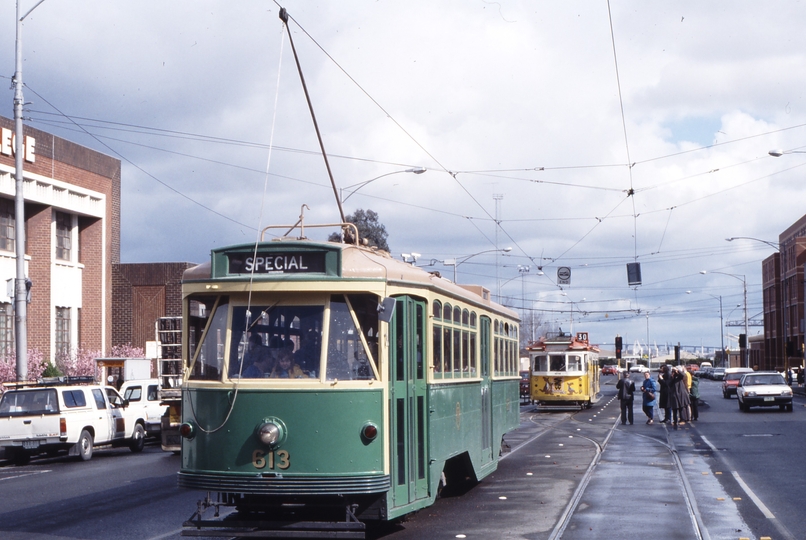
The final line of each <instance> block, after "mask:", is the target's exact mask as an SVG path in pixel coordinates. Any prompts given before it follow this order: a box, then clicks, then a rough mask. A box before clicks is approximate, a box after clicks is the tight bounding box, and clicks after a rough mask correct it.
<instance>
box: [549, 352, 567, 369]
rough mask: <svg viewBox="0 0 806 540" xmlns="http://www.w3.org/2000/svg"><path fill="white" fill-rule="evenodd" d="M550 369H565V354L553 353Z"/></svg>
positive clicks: (550, 359)
mask: <svg viewBox="0 0 806 540" xmlns="http://www.w3.org/2000/svg"><path fill="white" fill-rule="evenodd" d="M549 371H565V355H564V354H552V355H551V356H549Z"/></svg>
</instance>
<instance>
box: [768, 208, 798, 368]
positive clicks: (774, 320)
mask: <svg viewBox="0 0 806 540" xmlns="http://www.w3.org/2000/svg"><path fill="white" fill-rule="evenodd" d="M778 245H779V251H778V253H774V254H772V255H770V256H769V257H767V258H766V259H764V261H762V263H761V270H762V282H763V289H764V350H765V364H764V367H765V368H768V369H776V368H777V369H785V368H786V367H788V366H799V365H802V364H803V347H804V333H806V332H805V331H806V329H805V328H804V283H803V279H804V265H806V215H804V216H803V217H801V218H800V219H799V220H798V221H796V222H795V223H793V224H792V225H791V226H790V227H789V228H787V229H786V230H785V231H784V232H782V233H781V234H780V235H779V236H778Z"/></svg>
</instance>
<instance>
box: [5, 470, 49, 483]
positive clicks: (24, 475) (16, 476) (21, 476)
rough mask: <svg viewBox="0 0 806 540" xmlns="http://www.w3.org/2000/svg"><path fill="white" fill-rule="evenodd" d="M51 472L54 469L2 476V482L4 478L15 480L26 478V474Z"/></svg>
mask: <svg viewBox="0 0 806 540" xmlns="http://www.w3.org/2000/svg"><path fill="white" fill-rule="evenodd" d="M49 472H53V471H52V470H46V471H33V472H29V473H25V474H15V475H14V476H6V477H4V478H0V482H2V481H3V480H13V479H15V478H25V477H26V476H34V475H36V474H44V473H49Z"/></svg>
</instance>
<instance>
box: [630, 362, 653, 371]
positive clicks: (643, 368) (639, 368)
mask: <svg viewBox="0 0 806 540" xmlns="http://www.w3.org/2000/svg"><path fill="white" fill-rule="evenodd" d="M648 372H649V368H648V367H646V366H643V365H641V364H635V365H633V366H630V373H648Z"/></svg>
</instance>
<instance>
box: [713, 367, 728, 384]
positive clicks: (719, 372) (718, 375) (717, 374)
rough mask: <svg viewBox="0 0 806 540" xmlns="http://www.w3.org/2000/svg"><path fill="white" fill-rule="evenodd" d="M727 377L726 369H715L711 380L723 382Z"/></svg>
mask: <svg viewBox="0 0 806 540" xmlns="http://www.w3.org/2000/svg"><path fill="white" fill-rule="evenodd" d="M723 377H725V368H722V367H715V368H714V369H713V370H711V378H712V379H713V380H715V381H721V380H722V379H723Z"/></svg>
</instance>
